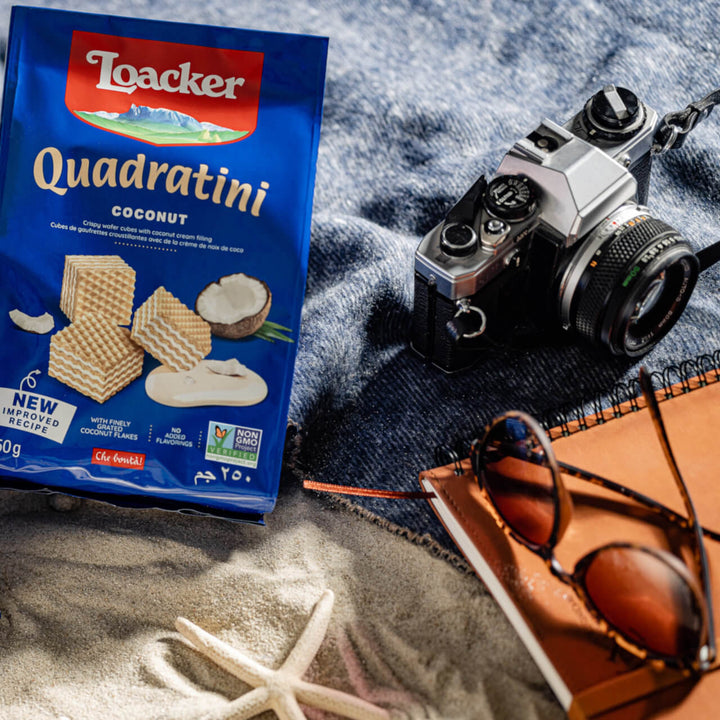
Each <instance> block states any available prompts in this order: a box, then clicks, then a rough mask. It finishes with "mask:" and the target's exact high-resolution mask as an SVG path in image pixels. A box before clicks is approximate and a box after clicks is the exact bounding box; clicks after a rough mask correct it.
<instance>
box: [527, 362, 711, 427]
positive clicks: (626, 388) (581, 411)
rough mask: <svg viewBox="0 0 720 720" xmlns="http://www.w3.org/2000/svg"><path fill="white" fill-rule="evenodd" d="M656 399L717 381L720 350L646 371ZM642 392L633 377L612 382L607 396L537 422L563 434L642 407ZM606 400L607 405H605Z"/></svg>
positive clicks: (557, 411) (682, 392) (546, 416)
mask: <svg viewBox="0 0 720 720" xmlns="http://www.w3.org/2000/svg"><path fill="white" fill-rule="evenodd" d="M650 377H651V379H652V381H653V385H654V386H655V387H656V388H659V390H658V391H657V392H658V394H659V396H658V400H659V401H660V402H662V401H664V400H670V399H671V398H673V397H675V396H677V395H682V394H684V393H688V392H692V391H693V390H697V389H698V388H701V387H705V386H706V385H709V384H711V383H716V382H720V349H719V350H715V351H714V352H713V353H705V354H703V355H698V356H697V357H695V358H690V359H688V360H683V361H682V362H681V363H679V364H677V365H675V364H673V365H668V366H667V367H666V368H665V369H664V370H662V371H655V372H653V373H651V374H650ZM641 396H642V392H641V389H640V383H639V381H638V379H637V378H632V379H631V380H628V381H621V382H618V383H616V384H615V385H614V386H613V388H612V389H611V390H610V392H609V393H608V395H607V396H598V397H595V398H593V399H592V400H590V402H586V401H582V402H581V403H580V405H579V406H573V407H570V408H567V409H559V410H554V411H552V412H550V413H548V414H546V415H545V416H543V417H542V418H540V424H541V425H542V426H543V428H544V429H545V430H546V431H547V432H548V433H549V432H550V431H552V438H553V439H554V438H557V437H566V436H567V435H572V434H573V433H576V432H581V431H583V430H587V429H588V427H592V426H595V425H601V424H603V423H605V422H607V421H608V420H611V419H612V418H617V417H622V416H623V415H626V414H628V413H631V412H637V411H638V410H640V408H641V407H642V406H643V405H642V404H641V401H640V398H641ZM608 402H609V405H608Z"/></svg>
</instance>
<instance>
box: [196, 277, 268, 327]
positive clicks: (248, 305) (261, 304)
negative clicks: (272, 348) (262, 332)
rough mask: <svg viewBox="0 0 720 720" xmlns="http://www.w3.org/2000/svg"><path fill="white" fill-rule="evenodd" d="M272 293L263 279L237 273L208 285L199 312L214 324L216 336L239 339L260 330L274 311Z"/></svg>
mask: <svg viewBox="0 0 720 720" xmlns="http://www.w3.org/2000/svg"><path fill="white" fill-rule="evenodd" d="M271 301H272V294H271V293H270V288H269V287H268V286H267V284H266V283H264V282H263V281H262V280H258V278H256V277H253V276H252V275H245V273H234V274H232V275H223V277H221V278H220V279H219V280H216V281H215V282H211V283H210V284H209V285H206V286H205V287H204V288H203V289H202V290H201V291H200V294H199V295H198V296H197V300H196V301H195V312H196V313H197V314H198V315H200V317H201V318H202V319H203V320H205V321H206V322H208V323H210V329H211V330H212V333H213V335H217V336H218V337H224V338H230V339H233V340H237V339H239V338H244V337H247V336H248V335H252V334H253V333H254V332H257V331H258V330H259V329H260V328H261V327H262V324H263V323H264V322H265V319H266V318H267V316H268V313H269V312H270V303H271Z"/></svg>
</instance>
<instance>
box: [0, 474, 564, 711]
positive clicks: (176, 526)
mask: <svg viewBox="0 0 720 720" xmlns="http://www.w3.org/2000/svg"><path fill="white" fill-rule="evenodd" d="M327 588H329V589H331V590H332V591H333V592H334V594H335V605H334V610H333V615H332V618H331V622H330V627H329V630H328V633H327V636H326V638H325V641H324V642H323V644H322V645H321V647H320V650H319V652H318V654H317V655H316V657H315V660H314V661H313V663H312V664H311V666H310V668H309V670H308V672H307V674H306V679H308V680H311V681H312V682H316V683H320V684H323V685H328V686H331V687H335V688H337V689H339V690H342V691H344V692H348V693H351V694H354V695H358V696H361V697H363V698H365V699H366V700H369V701H370V702H373V703H375V704H377V705H379V706H381V707H384V708H386V709H388V710H389V711H390V712H391V715H392V717H393V718H406V719H409V718H413V719H414V718H418V719H419V718H433V719H434V718H437V719H440V718H442V719H443V720H450V719H453V718H458V719H460V718H463V719H464V718H503V719H505V718H522V719H523V720H528V719H531V718H554V717H558V718H559V717H562V716H563V714H562V713H561V711H560V709H559V707H558V705H557V704H556V702H555V701H554V700H553V698H552V696H551V694H550V691H549V690H548V689H547V686H546V685H545V683H544V681H543V680H542V677H541V675H540V672H539V671H538V669H537V668H536V666H535V665H534V663H533V662H532V660H531V659H530V657H529V655H528V654H527V652H526V651H525V649H524V647H523V646H522V644H521V643H520V641H519V640H518V639H517V637H516V635H515V633H514V632H513V631H512V629H511V628H510V626H509V625H508V623H507V621H506V619H505V617H504V616H503V615H502V613H501V612H500V610H499V609H498V607H497V606H496V604H495V602H494V601H493V600H492V598H491V597H490V596H489V595H488V594H487V592H486V590H485V588H484V586H483V585H482V584H481V582H480V581H479V580H478V579H477V578H476V577H475V576H473V575H472V574H469V573H468V572H466V571H464V570H463V563H462V561H460V560H458V559H457V558H454V559H453V558H443V557H440V556H439V555H438V554H437V552H434V551H433V548H432V547H431V546H430V545H427V544H426V545H425V546H423V545H419V544H415V543H413V542H410V541H409V540H408V539H407V538H404V537H400V536H398V535H396V534H393V533H392V532H391V531H389V530H388V529H385V528H381V527H379V526H377V525H376V524H374V523H373V522H371V521H370V520H368V519H366V518H361V517H358V516H356V515H354V514H353V513H352V512H350V511H349V510H347V509H345V508H342V507H336V506H334V505H331V504H330V503H329V502H328V501H326V500H325V498H324V497H322V496H318V495H316V494H314V493H309V492H307V491H301V490H299V489H296V488H291V489H285V490H283V491H282V492H281V495H280V498H279V501H278V505H277V507H276V509H275V510H274V511H273V513H271V514H270V515H269V516H268V517H267V526H266V527H259V526H253V525H244V524H238V523H231V522H228V521H224V520H219V519H214V518H203V517H187V516H181V515H178V514H175V513H169V512H164V511H154V510H128V509H119V508H114V507H112V506H109V505H105V504H101V503H97V502H92V501H83V502H82V504H81V505H80V507H79V508H76V509H74V510H71V511H69V512H58V511H57V510H54V509H52V508H51V507H50V506H49V504H48V500H47V499H46V498H45V497H43V496H40V495H36V494H30V493H17V492H2V493H0V610H1V611H2V618H1V619H0V646H1V647H2V658H0V705H1V707H2V712H1V713H0V715H1V717H2V718H3V719H4V720H44V719H45V718H48V719H50V718H52V719H53V720H96V719H97V718H103V719H104V720H112V719H115V718H123V719H125V718H131V719H136V718H137V720H149V719H155V718H157V719H168V720H170V719H173V720H199V719H200V718H209V717H224V715H223V710H225V709H226V706H227V704H228V702H229V701H230V700H232V699H233V698H235V697H237V696H239V695H240V694H242V693H244V692H247V691H248V690H249V686H247V685H245V684H244V683H243V682H241V681H240V680H237V679H235V678H233V677H232V676H230V675H228V673H226V672H225V671H223V670H221V669H220V668H218V667H216V666H215V665H213V664H212V663H211V662H210V661H208V660H207V659H206V658H204V657H203V656H201V655H200V654H198V653H197V652H196V651H195V650H193V649H192V648H191V647H190V646H189V645H188V644H187V642H186V641H185V640H184V639H183V638H182V637H181V636H180V634H179V633H178V632H177V631H176V630H175V628H174V622H175V619H176V618H177V617H178V616H184V617H186V618H188V619H189V620H191V621H193V622H194V623H196V624H198V625H199V626H201V627H202V628H204V629H205V630H207V631H208V632H210V633H213V634H215V635H217V636H218V637H221V638H222V639H223V640H225V641H226V642H228V643H230V644H232V645H234V646H236V647H237V648H239V649H242V650H243V651H244V652H246V653H248V654H250V655H251V656H252V657H253V658H255V659H256V660H258V661H259V662H262V663H264V664H266V665H268V666H270V667H278V666H279V665H280V664H281V662H282V661H283V660H284V658H285V656H286V655H287V653H288V652H289V651H290V649H291V648H292V646H293V644H294V642H295V640H296V639H297V638H298V636H299V635H300V633H301V632H302V630H303V628H304V627H305V624H306V623H307V621H308V619H309V617H310V614H311V612H312V608H313V606H314V605H315V603H316V602H317V600H318V599H319V598H320V596H321V594H322V592H323V591H324V590H325V589H327ZM304 710H306V713H307V717H308V718H316V719H319V718H325V719H329V718H330V717H331V716H329V715H328V714H327V713H325V714H323V713H322V712H320V711H317V710H312V709H307V708H304ZM262 717H266V718H272V717H274V714H273V713H272V712H269V713H266V714H265V715H263V716H262Z"/></svg>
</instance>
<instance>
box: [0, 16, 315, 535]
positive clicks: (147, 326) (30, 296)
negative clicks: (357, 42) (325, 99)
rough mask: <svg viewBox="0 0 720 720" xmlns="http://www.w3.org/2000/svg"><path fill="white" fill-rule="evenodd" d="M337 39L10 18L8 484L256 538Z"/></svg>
mask: <svg viewBox="0 0 720 720" xmlns="http://www.w3.org/2000/svg"><path fill="white" fill-rule="evenodd" d="M326 55H327V40H326V39H325V38H319V37H311V36H303V35H289V34H280V33H265V32H256V31H249V30H237V29H230V28H220V27H208V26H202V25H189V24H181V23H166V22H159V21H147V20H137V19H131V18H121V17H111V16H105V15H93V14H86V13H75V12H68V11H61V10H45V9H37V8H27V7H16V8H13V12H12V21H11V26H10V39H9V45H8V53H7V66H6V77H5V92H4V97H3V106H2V125H1V127H0V192H1V196H0V281H1V284H0V297H1V298H2V301H1V302H0V374H1V375H0V475H2V480H0V484H2V485H3V486H5V487H19V488H30V489H38V490H40V489H43V490H51V491H61V492H67V493H70V494H75V495H80V496H87V497H95V498H100V499H105V500H108V501H110V502H114V503H117V504H124V505H134V506H152V507H162V508H167V509H175V510H183V511H196V512H202V513H210V514H218V515H223V516H227V517H233V518H237V519H242V520H248V521H252V522H262V517H263V514H264V513H267V512H269V511H271V510H272V508H273V506H274V504H275V499H276V496H277V489H278V483H279V478H280V467H281V462H282V453H283V447H284V441H285V432H286V427H287V411H288V404H289V396H290V389H291V383H292V373H293V365H294V361H295V354H296V348H297V338H298V333H299V326H300V314H301V307H302V299H303V294H304V288H305V277H306V273H307V257H308V249H309V235H310V216H311V207H312V191H313V183H314V176H315V163H316V157H317V146H318V139H319V132H320V119H321V110H322V96H323V86H324V76H325V62H326Z"/></svg>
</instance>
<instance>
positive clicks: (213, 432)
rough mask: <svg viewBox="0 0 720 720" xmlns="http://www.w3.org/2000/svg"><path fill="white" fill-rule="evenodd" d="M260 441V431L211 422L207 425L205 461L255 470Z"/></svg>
mask: <svg viewBox="0 0 720 720" xmlns="http://www.w3.org/2000/svg"><path fill="white" fill-rule="evenodd" d="M261 440H262V430H258V429H256V428H249V427H242V426H240V425H227V424H226V423H219V422H212V421H211V422H210V423H209V425H208V437H207V444H206V446H205V459H206V460H215V461H217V462H224V463H228V464H230V465H241V466H242V467H248V468H256V467H257V466H258V456H259V454H260V441H261Z"/></svg>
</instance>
